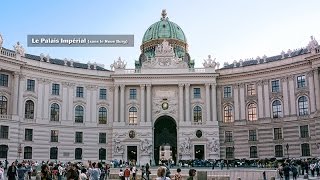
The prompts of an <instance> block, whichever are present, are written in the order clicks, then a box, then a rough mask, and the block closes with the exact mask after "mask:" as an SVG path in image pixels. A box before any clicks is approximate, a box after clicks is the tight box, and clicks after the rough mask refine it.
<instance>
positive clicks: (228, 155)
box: [226, 147, 234, 159]
mask: <svg viewBox="0 0 320 180" xmlns="http://www.w3.org/2000/svg"><path fill="white" fill-rule="evenodd" d="M233 152H234V147H227V148H226V158H227V159H231V158H234V153H233Z"/></svg>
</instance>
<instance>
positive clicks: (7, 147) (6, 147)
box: [4, 146, 9, 169]
mask: <svg viewBox="0 0 320 180" xmlns="http://www.w3.org/2000/svg"><path fill="white" fill-rule="evenodd" d="M4 150H5V151H6V162H5V163H6V166H5V169H7V167H8V151H9V146H5V149H4Z"/></svg>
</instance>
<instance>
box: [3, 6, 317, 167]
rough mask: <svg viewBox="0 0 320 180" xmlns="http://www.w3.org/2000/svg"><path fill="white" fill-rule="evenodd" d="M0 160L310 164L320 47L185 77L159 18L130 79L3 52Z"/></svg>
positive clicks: (127, 74) (172, 28)
mask: <svg viewBox="0 0 320 180" xmlns="http://www.w3.org/2000/svg"><path fill="white" fill-rule="evenodd" d="M2 44H3V39H2V37H1V36H0V127H1V128H0V160H3V159H5V158H6V157H7V158H8V160H9V161H13V160H16V159H18V160H22V159H32V160H37V161H42V160H45V161H46V160H59V161H87V160H92V161H98V160H99V161H100V160H102V161H111V160H114V159H117V160H120V159H123V160H133V159H134V160H136V161H137V162H138V163H141V164H144V163H147V162H152V163H154V162H158V161H159V160H161V158H160V157H166V158H168V157H170V158H172V159H173V160H174V161H175V162H177V161H178V160H187V159H242V158H246V159H264V158H273V157H275V158H286V157H288V156H289V157H290V158H310V157H318V156H319V155H320V151H319V149H320V144H319V143H320V139H319V134H320V88H319V82H320V81H319V67H320V47H319V45H318V43H317V41H316V40H315V39H314V38H313V37H311V40H310V42H309V44H307V45H306V47H305V48H302V49H297V50H288V51H287V52H282V53H281V54H280V55H277V56H272V57H267V56H263V57H261V58H260V57H257V58H256V59H250V60H245V61H242V60H240V61H235V62H234V63H232V64H227V63H225V64H224V65H223V67H219V63H216V62H215V60H214V59H212V58H211V57H210V56H209V57H208V58H207V59H206V60H204V62H203V68H194V63H195V62H194V61H193V60H191V58H190V55H189V52H188V44H187V40H186V36H185V34H184V33H183V31H182V29H181V28H180V26H178V25H177V24H175V23H173V22H171V21H169V19H168V18H167V17H166V12H165V11H163V12H162V18H161V20H160V21H158V22H156V23H154V24H152V25H151V26H150V27H149V28H148V29H147V31H146V32H145V34H144V37H143V40H142V45H141V47H140V48H141V55H140V56H139V60H138V61H136V62H135V68H134V69H127V68H126V63H125V61H123V60H121V59H120V58H119V59H118V60H116V61H115V62H114V63H113V64H112V65H111V70H107V69H105V68H103V67H102V66H101V65H97V64H96V63H87V64H84V63H79V62H76V61H73V60H67V59H65V60H60V59H54V58H50V56H49V55H47V56H45V55H43V54H41V55H40V56H37V55H31V54H27V53H25V50H24V48H23V47H22V46H21V45H20V44H19V43H17V44H16V45H15V47H14V50H10V49H6V48H4V47H2Z"/></svg>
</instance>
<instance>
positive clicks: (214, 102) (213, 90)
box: [211, 83, 218, 122]
mask: <svg viewBox="0 0 320 180" xmlns="http://www.w3.org/2000/svg"><path fill="white" fill-rule="evenodd" d="M211 101H212V107H211V109H212V119H211V121H214V122H215V121H217V120H218V118H217V108H218V107H217V84H216V83H213V84H211Z"/></svg>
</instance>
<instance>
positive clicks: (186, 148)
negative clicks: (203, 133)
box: [180, 137, 191, 155]
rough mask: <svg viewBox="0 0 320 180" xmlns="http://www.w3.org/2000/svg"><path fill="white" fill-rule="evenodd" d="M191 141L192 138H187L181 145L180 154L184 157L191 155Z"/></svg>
mask: <svg viewBox="0 0 320 180" xmlns="http://www.w3.org/2000/svg"><path fill="white" fill-rule="evenodd" d="M190 150H191V141H190V137H186V138H185V139H184V140H183V141H182V143H181V144H180V153H181V154H184V155H188V154H191V152H190Z"/></svg>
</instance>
